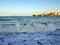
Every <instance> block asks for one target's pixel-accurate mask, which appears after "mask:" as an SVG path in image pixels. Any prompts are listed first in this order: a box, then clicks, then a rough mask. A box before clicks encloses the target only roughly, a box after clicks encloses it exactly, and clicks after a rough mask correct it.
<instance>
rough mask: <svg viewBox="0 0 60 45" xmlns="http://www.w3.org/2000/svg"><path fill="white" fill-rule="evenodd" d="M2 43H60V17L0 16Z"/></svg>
mask: <svg viewBox="0 0 60 45" xmlns="http://www.w3.org/2000/svg"><path fill="white" fill-rule="evenodd" d="M0 45H60V17H33V16H30V17H29V16H21V17H19V16H11V17H8V16H7V17H0Z"/></svg>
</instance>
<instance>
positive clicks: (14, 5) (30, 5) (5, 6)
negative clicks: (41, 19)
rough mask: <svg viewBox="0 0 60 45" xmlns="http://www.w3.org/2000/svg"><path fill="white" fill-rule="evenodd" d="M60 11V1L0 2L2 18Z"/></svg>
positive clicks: (7, 0)
mask: <svg viewBox="0 0 60 45" xmlns="http://www.w3.org/2000/svg"><path fill="white" fill-rule="evenodd" d="M59 11H60V0H0V16H1V15H2V16H31V15H33V14H38V13H48V12H59Z"/></svg>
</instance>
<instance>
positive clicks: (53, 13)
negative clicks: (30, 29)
mask: <svg viewBox="0 0 60 45" xmlns="http://www.w3.org/2000/svg"><path fill="white" fill-rule="evenodd" d="M33 16H60V12H50V13H42V14H33Z"/></svg>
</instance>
